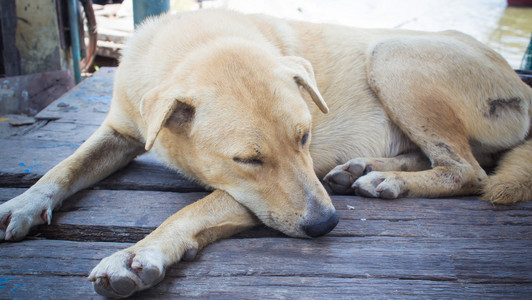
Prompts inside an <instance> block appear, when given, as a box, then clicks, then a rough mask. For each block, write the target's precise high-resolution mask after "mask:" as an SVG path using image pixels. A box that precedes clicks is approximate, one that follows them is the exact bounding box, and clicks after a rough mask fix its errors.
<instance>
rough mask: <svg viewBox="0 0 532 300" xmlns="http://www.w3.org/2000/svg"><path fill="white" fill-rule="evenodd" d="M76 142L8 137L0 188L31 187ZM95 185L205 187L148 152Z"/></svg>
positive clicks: (0, 165) (0, 159)
mask: <svg viewBox="0 0 532 300" xmlns="http://www.w3.org/2000/svg"><path fill="white" fill-rule="evenodd" d="M76 142H77V141H68V142H55V141H46V140H43V141H35V140H33V139H9V142H8V143H6V145H5V147H2V149H1V152H0V153H1V155H0V187H29V186H31V185H32V184H34V183H35V182H36V181H37V180H38V179H39V178H40V177H41V176H42V175H44V174H45V173H46V172H47V171H48V170H50V169H51V168H52V167H54V166H55V165H57V164H58V163H59V162H61V161H62V160H63V159H65V158H67V157H68V156H69V155H71V154H72V153H74V151H75V150H76V149H77V148H78V147H79V144H77V143H76ZM148 174H149V176H148ZM96 187H97V188H98V187H99V188H106V189H133V190H149V189H151V190H160V191H182V192H189V191H204V190H205V188H203V187H201V186H200V185H198V184H194V183H192V182H190V181H189V180H187V179H185V177H184V176H183V175H182V174H179V173H177V172H175V171H172V170H169V169H167V168H165V167H163V166H162V165H161V164H159V163H158V162H157V161H156V160H155V158H154V157H153V156H152V154H147V155H142V156H140V157H138V158H137V159H136V160H134V161H132V162H131V163H130V164H129V165H128V166H127V167H125V168H124V169H122V170H120V171H118V172H116V173H115V174H112V175H111V176H109V177H108V178H106V179H105V180H103V181H101V182H100V183H98V184H97V185H96Z"/></svg>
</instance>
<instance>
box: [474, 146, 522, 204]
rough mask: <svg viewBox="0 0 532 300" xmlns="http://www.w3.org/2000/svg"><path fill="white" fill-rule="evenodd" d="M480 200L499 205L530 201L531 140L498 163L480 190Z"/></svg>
mask: <svg viewBox="0 0 532 300" xmlns="http://www.w3.org/2000/svg"><path fill="white" fill-rule="evenodd" d="M482 198H483V199H485V200H489V201H492V202H493V203H499V204H512V203H515V202H518V201H532V139H529V140H528V141H526V142H525V143H524V144H522V145H520V146H518V147H516V148H514V149H512V150H511V151H510V152H508V153H507V154H506V155H505V156H504V157H503V158H502V159H501V161H499V165H498V167H497V168H496V169H495V173H494V174H493V175H491V176H489V177H488V180H487V181H485V182H484V185H483V188H482Z"/></svg>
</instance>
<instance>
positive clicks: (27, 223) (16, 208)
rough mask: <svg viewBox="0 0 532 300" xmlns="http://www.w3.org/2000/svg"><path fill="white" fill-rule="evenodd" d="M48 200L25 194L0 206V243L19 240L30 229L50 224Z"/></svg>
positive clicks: (50, 214) (50, 213)
mask: <svg viewBox="0 0 532 300" xmlns="http://www.w3.org/2000/svg"><path fill="white" fill-rule="evenodd" d="M48 200H49V199H42V198H41V197H40V196H39V195H35V194H34V193H31V192H26V193H24V194H22V195H20V196H18V197H15V198H13V199H11V200H9V201H7V202H6V203H4V204H2V205H0V241H2V240H6V241H18V240H21V239H23V238H24V237H25V236H26V235H27V234H28V232H29V230H30V228H31V227H33V226H35V225H39V224H44V223H46V224H50V222H51V221H52V207H51V204H50V201H48Z"/></svg>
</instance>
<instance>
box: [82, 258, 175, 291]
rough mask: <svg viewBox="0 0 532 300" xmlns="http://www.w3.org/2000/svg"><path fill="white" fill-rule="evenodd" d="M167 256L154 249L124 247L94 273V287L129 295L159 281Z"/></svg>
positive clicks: (91, 276) (91, 274) (106, 259)
mask: <svg viewBox="0 0 532 300" xmlns="http://www.w3.org/2000/svg"><path fill="white" fill-rule="evenodd" d="M164 274H165V267H164V257H163V255H162V254H161V253H160V252H158V251H157V250H154V249H146V248H143V249H135V250H128V249H126V250H122V251H119V252H116V253H114V254H113V255H111V256H109V257H106V258H104V259H103V260H102V261H101V262H100V263H99V264H98V265H97V266H96V267H95V268H94V269H93V270H92V272H91V273H90V275H89V280H90V281H93V282H94V283H93V285H94V290H95V291H96V292H97V293H98V294H100V295H102V296H106V297H113V298H122V297H128V296H130V295H131V294H133V293H134V292H137V291H140V290H144V289H147V288H149V287H152V286H154V285H156V284H157V283H159V282H160V281H161V280H162V279H163V278H164Z"/></svg>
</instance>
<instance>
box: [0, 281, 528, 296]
mask: <svg viewBox="0 0 532 300" xmlns="http://www.w3.org/2000/svg"><path fill="white" fill-rule="evenodd" d="M0 280H2V283H0V284H3V285H2V286H4V289H2V293H3V295H4V297H6V298H9V299H35V298H39V299H40V298H51V299H74V298H78V299H105V298H104V297H102V296H99V295H98V294H96V292H94V291H93V289H92V285H91V284H90V283H89V282H88V281H86V279H85V277H81V278H80V277H76V276H59V275H49V276H46V277H42V276H36V275H25V276H4V277H0ZM530 293H532V288H531V286H530V285H529V284H519V283H508V284H504V283H503V284H463V283H460V282H447V281H430V280H405V279H388V278H367V279H361V278H336V277H333V278H328V277H325V278H323V277H300V276H291V277H284V276H282V277H276V276H256V277H255V276H227V277H217V278H215V277H187V278H167V279H165V280H164V281H163V282H161V283H160V284H159V285H157V286H155V287H153V288H151V289H148V290H146V291H144V292H141V293H138V294H135V295H134V296H133V297H131V298H129V299H150V300H151V299H172V298H187V299H188V298H197V299H211V298H212V299H294V298H297V299H356V298H361V299H373V298H376V299H390V298H393V299H397V298H405V297H409V298H413V297H417V298H435V299H465V298H473V299H475V298H482V299H486V298H494V299H527V297H528V296H529V295H530Z"/></svg>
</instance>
